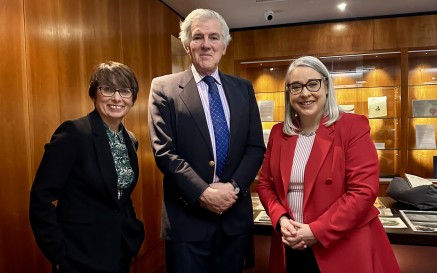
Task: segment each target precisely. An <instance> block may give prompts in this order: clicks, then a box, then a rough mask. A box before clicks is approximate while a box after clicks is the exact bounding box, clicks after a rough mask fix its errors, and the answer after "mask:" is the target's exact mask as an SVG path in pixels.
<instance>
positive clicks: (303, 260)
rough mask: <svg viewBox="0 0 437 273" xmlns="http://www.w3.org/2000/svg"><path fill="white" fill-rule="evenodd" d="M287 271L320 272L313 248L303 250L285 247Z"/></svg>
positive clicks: (298, 272) (289, 272) (290, 272)
mask: <svg viewBox="0 0 437 273" xmlns="http://www.w3.org/2000/svg"><path fill="white" fill-rule="evenodd" d="M285 257H286V268H287V273H320V270H319V266H318V265H317V261H316V257H314V253H313V250H312V249H311V248H310V247H308V248H306V249H304V250H294V249H292V248H290V247H286V249H285Z"/></svg>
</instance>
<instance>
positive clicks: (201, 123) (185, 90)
mask: <svg viewBox="0 0 437 273" xmlns="http://www.w3.org/2000/svg"><path fill="white" fill-rule="evenodd" d="M179 88H180V93H179V97H180V98H181V100H182V101H183V102H184V104H185V106H186V107H187V109H188V111H189V112H190V114H191V116H192V117H193V120H194V122H195V123H196V125H197V127H198V128H199V132H200V134H201V135H202V137H203V138H204V139H205V142H206V143H208V149H209V152H210V153H211V156H214V152H213V150H212V143H211V138H210V136H209V130H208V125H207V123H206V117H205V112H204V110H203V106H202V102H201V101H200V96H199V91H198V89H197V84H196V81H195V80H194V76H193V74H192V72H191V70H190V69H188V70H186V71H185V72H184V73H183V74H182V77H181V79H180V81H179Z"/></svg>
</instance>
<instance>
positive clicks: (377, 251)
mask: <svg viewBox="0 0 437 273" xmlns="http://www.w3.org/2000/svg"><path fill="white" fill-rule="evenodd" d="M325 121H326V119H323V120H322V121H321V124H320V126H319V129H318V131H317V135H316V138H315V141H314V145H313V148H312V150H311V153H310V157H309V159H308V163H307V167H306V169H305V175H304V200H303V215H304V223H306V224H309V226H310V228H311V230H312V232H313V234H314V235H315V236H316V238H317V239H318V240H319V242H318V243H317V244H315V245H314V246H312V249H313V251H314V255H315V257H316V259H317V263H318V265H319V268H320V270H321V272H323V273H338V272H354V273H372V272H373V273H398V272H400V271H399V267H398V265H397V262H396V258H395V256H394V254H393V251H392V249H391V246H390V243H389V241H388V238H387V235H386V233H385V231H384V228H383V227H382V224H381V223H380V221H379V219H378V213H379V212H378V210H377V209H376V208H375V207H374V206H373V204H374V201H375V199H376V197H377V194H378V187H379V165H378V156H377V153H376V149H375V145H374V143H373V141H372V140H371V138H370V134H369V132H370V127H369V123H368V120H367V118H365V117H364V116H360V115H355V114H347V113H343V114H342V115H341V118H340V119H339V120H338V121H337V122H336V123H335V124H333V125H331V126H330V127H325V126H324V125H323V123H324V122H325ZM283 126H284V125H283V123H280V124H277V125H275V126H274V127H273V129H272V130H271V134H270V138H269V143H268V147H267V152H266V154H265V156H264V162H263V166H262V168H261V173H260V178H259V183H258V185H257V190H258V193H259V196H260V199H261V202H262V203H263V205H264V207H265V209H266V211H267V213H268V214H269V215H270V218H271V220H272V224H273V226H274V227H275V228H276V227H277V226H278V222H279V218H280V217H281V216H282V215H284V214H286V215H289V216H290V217H291V218H293V215H292V213H291V211H290V209H289V207H288V204H287V192H288V185H289V182H290V175H291V167H292V163H293V158H294V151H295V147H296V141H297V136H288V135H285V134H284V133H283V132H282V129H283ZM269 268H270V272H276V273H277V272H285V258H284V247H283V244H282V242H281V234H280V232H278V230H276V232H274V234H273V236H272V245H271V253H270V265H269Z"/></svg>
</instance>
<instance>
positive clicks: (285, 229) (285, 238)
mask: <svg viewBox="0 0 437 273" xmlns="http://www.w3.org/2000/svg"><path fill="white" fill-rule="evenodd" d="M292 222H294V221H293V220H291V219H288V218H287V217H285V216H282V217H281V219H280V220H279V225H280V226H281V233H282V243H284V244H285V245H287V246H289V247H291V248H293V249H305V248H306V247H307V246H306V244H305V242H304V241H303V236H302V235H300V234H298V229H297V228H296V227H295V226H294V225H293V224H292ZM295 223H296V222H295Z"/></svg>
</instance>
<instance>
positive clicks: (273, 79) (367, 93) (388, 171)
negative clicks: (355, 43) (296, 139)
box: [238, 51, 437, 177]
mask: <svg viewBox="0 0 437 273" xmlns="http://www.w3.org/2000/svg"><path fill="white" fill-rule="evenodd" d="M404 56H408V57H407V58H408V60H407V62H406V61H405V60H403V58H406V57H404ZM319 57H320V60H321V61H322V62H323V63H324V64H325V65H326V66H327V67H328V69H329V70H330V72H331V75H332V79H333V81H334V85H335V87H336V97H337V102H338V103H339V104H340V105H341V106H342V107H343V109H344V110H346V111H350V112H354V113H356V114H361V115H365V116H367V117H368V118H369V123H370V126H371V137H372V139H373V141H374V142H375V146H376V148H377V152H378V156H379V162H380V176H381V177H393V176H399V175H402V174H403V173H404V172H409V173H414V174H417V175H421V176H424V177H432V176H433V156H435V155H437V149H436V148H435V146H426V148H423V147H425V146H419V147H417V146H416V142H417V141H416V140H417V139H418V137H419V138H420V136H421V135H420V134H421V133H424V134H425V139H422V141H426V142H428V141H429V142H432V141H434V143H435V132H434V131H435V127H437V79H436V77H437V75H436V74H437V51H427V52H423V51H420V52H408V53H407V54H402V53H401V52H400V51H399V52H379V53H369V54H356V55H342V56H319ZM292 61H293V59H286V60H273V61H259V62H254V61H250V62H244V61H243V62H240V64H239V68H238V70H239V71H240V76H242V77H244V78H247V79H249V80H250V81H251V82H252V84H253V86H254V89H255V92H256V98H257V100H258V103H259V106H260V112H261V117H262V120H263V130H264V132H265V138H267V135H268V132H269V130H270V129H271V128H272V126H273V125H274V124H275V123H278V122H281V121H283V119H284V111H285V110H284V104H285V102H284V92H285V91H284V90H285V82H284V80H285V74H286V71H287V68H288V66H289V64H290V63H291V62H292ZM408 61H409V62H408ZM405 63H409V69H402V67H403V66H405ZM408 70H409V73H406V72H405V71H408ZM404 74H405V76H404ZM407 74H409V75H407ZM403 77H408V84H407V85H406V84H405V83H406V81H404V82H405V83H404V82H403V81H402V79H403ZM403 89H405V90H403ZM402 97H403V99H407V100H408V103H405V102H404V104H402V103H401V98H402ZM413 101H414V108H415V109H416V108H417V109H419V108H421V107H422V106H423V105H425V106H426V107H429V108H430V109H429V111H428V112H430V114H428V115H427V116H426V117H419V116H417V115H418V113H419V110H417V109H416V111H415V112H414V111H413ZM428 104H429V105H428ZM406 105H408V109H406V108H407V107H406ZM403 106H405V107H403ZM404 109H405V110H404ZM406 110H408V115H406V114H405V113H403V112H405V111H406ZM413 112H414V113H413ZM405 118H407V119H408V121H403V119H405ZM402 125H403V126H402ZM417 125H432V126H417ZM404 127H405V128H404ZM432 127H434V131H433V135H431V136H430V135H429V134H428V132H430V130H431V129H430V128H432ZM416 128H419V129H418V130H416ZM416 135H417V137H416ZM418 141H419V140H418ZM434 145H435V144H434ZM404 155H405V156H407V159H406V160H404V159H403V158H402V157H403V156H404Z"/></svg>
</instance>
